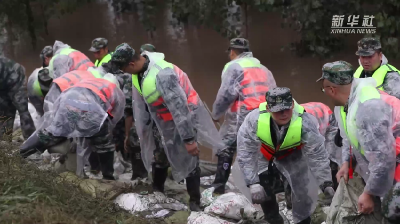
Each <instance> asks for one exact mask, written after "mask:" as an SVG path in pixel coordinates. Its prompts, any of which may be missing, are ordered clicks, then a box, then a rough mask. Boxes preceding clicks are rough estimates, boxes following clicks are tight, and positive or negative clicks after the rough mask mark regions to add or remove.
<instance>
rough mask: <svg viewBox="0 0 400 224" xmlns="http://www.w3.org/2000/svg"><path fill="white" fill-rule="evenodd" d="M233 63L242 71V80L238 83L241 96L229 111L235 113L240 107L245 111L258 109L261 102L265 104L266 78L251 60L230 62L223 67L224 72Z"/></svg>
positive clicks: (257, 65) (259, 66)
mask: <svg viewBox="0 0 400 224" xmlns="http://www.w3.org/2000/svg"><path fill="white" fill-rule="evenodd" d="M233 63H237V64H239V66H240V67H241V68H242V69H243V80H242V81H241V82H240V86H241V87H240V91H241V93H242V94H241V96H240V98H239V99H237V100H236V101H235V102H234V103H233V105H232V107H231V111H232V112H236V111H238V109H239V108H241V107H242V106H244V107H245V108H246V109H247V110H254V109H256V108H258V106H259V105H260V103H261V102H265V94H266V92H268V85H267V81H268V80H267V79H268V76H267V74H266V73H265V71H264V70H262V69H261V64H260V63H257V62H255V61H254V60H252V59H251V58H243V59H241V60H238V61H235V62H230V63H228V64H227V65H225V67H224V71H226V69H227V68H228V67H229V65H231V64H233Z"/></svg>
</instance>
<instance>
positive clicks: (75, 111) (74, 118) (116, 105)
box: [46, 74, 125, 138]
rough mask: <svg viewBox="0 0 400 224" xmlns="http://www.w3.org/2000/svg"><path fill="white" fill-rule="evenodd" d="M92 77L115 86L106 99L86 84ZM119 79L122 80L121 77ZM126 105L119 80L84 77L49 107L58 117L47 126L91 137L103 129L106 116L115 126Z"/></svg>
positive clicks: (70, 135)
mask: <svg viewBox="0 0 400 224" xmlns="http://www.w3.org/2000/svg"><path fill="white" fill-rule="evenodd" d="M107 75H108V74H107ZM110 75H111V74H110ZM111 76H112V75H111ZM112 77H114V76H112ZM114 79H115V77H114ZM92 80H97V81H100V82H101V83H102V84H103V85H114V86H115V88H113V89H112V92H111V94H110V96H109V97H107V96H105V99H106V101H104V100H102V99H100V97H99V96H98V95H96V94H94V92H93V91H91V90H90V89H88V88H85V85H87V84H89V85H90V83H91V82H92ZM115 81H116V79H115ZM116 83H117V84H118V81H116ZM124 107H125V97H124V94H123V92H122V91H121V90H120V89H119V86H118V85H116V84H115V83H112V82H110V81H107V80H104V79H97V78H96V79H88V80H83V81H81V82H79V83H77V84H76V85H74V86H73V87H71V88H69V89H67V90H65V91H64V92H62V93H61V94H60V96H59V97H58V98H57V99H56V101H55V102H54V106H53V107H52V110H51V111H49V113H52V114H54V115H53V116H54V117H53V120H52V122H51V125H50V126H49V127H48V128H47V129H46V130H47V131H48V132H50V133H52V134H53V135H54V136H63V137H68V138H74V137H91V136H92V135H94V134H96V133H97V132H98V131H99V130H100V128H101V126H102V125H103V123H104V121H105V120H106V119H108V123H109V127H110V128H113V127H114V126H115V124H116V123H117V122H118V121H119V120H120V119H121V118H122V116H123V112H124Z"/></svg>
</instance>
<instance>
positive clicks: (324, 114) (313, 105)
mask: <svg viewBox="0 0 400 224" xmlns="http://www.w3.org/2000/svg"><path fill="white" fill-rule="evenodd" d="M300 106H302V107H304V110H305V111H306V112H307V113H309V114H311V115H313V116H314V117H315V118H317V120H318V122H319V129H320V132H321V130H322V129H323V128H324V127H328V125H329V115H331V114H332V110H331V109H330V108H329V107H328V106H327V105H325V104H323V103H319V102H309V103H304V104H300ZM324 121H328V123H325V124H322V122H324ZM321 134H322V133H321Z"/></svg>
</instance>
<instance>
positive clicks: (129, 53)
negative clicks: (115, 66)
mask: <svg viewBox="0 0 400 224" xmlns="http://www.w3.org/2000/svg"><path fill="white" fill-rule="evenodd" d="M134 55H135V50H134V49H133V48H131V46H129V45H128V44H127V43H122V44H120V45H118V46H117V47H116V48H115V51H114V53H113V55H112V57H111V62H118V63H123V64H126V63H129V62H131V61H132V58H133V56H134Z"/></svg>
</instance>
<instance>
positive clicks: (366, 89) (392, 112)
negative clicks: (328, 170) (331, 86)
mask: <svg viewBox="0 0 400 224" xmlns="http://www.w3.org/2000/svg"><path fill="white" fill-rule="evenodd" d="M375 86H376V81H375V80H374V79H373V78H361V79H354V81H353V84H352V86H351V92H350V96H349V100H348V104H347V105H346V106H345V107H335V110H334V113H335V117H336V119H337V121H338V123H339V128H340V134H341V136H342V138H343V143H344V144H346V145H349V144H350V145H351V146H352V154H353V155H354V156H355V158H356V161H357V166H356V168H355V171H356V172H357V173H359V174H360V175H361V176H362V177H363V179H364V181H365V182H366V186H365V189H364V191H366V192H368V193H369V194H371V195H375V196H379V197H382V196H384V195H385V194H386V193H387V192H388V191H389V189H390V188H391V187H392V186H393V177H394V173H395V166H396V149H398V148H399V147H400V143H397V142H400V141H396V137H399V136H400V133H399V130H400V100H398V99H397V98H396V97H393V96H390V95H388V94H386V93H384V92H383V91H378V90H376V88H375ZM346 107H347V109H346ZM346 111H347V115H346V117H345V119H343V116H342V115H343V113H346ZM344 122H345V123H346V124H347V125H346V126H345V125H344ZM357 142H358V143H357ZM349 158H350V149H349V147H345V148H343V155H342V159H343V161H349Z"/></svg>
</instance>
